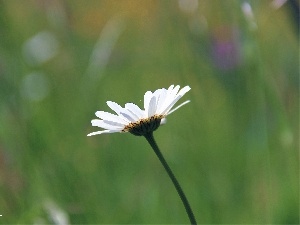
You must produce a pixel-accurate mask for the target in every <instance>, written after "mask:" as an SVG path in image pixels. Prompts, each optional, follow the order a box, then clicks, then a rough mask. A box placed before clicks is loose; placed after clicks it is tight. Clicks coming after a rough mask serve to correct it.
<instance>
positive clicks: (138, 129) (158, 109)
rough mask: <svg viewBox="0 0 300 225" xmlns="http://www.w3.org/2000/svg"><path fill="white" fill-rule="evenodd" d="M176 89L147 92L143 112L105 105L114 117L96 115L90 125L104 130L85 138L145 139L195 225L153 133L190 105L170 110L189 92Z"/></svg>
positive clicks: (133, 106) (112, 103) (187, 88)
mask: <svg viewBox="0 0 300 225" xmlns="http://www.w3.org/2000/svg"><path fill="white" fill-rule="evenodd" d="M179 89H180V86H179V85H177V86H174V85H171V86H170V87H169V88H168V89H165V88H161V89H157V90H156V91H154V92H153V93H152V92H151V91H147V92H146V93H145V95H144V109H140V108H139V107H138V106H137V105H135V104H133V103H126V104H125V107H124V108H123V107H121V106H120V105H118V104H117V103H115V102H112V101H107V105H108V106H109V107H110V108H111V109H112V110H113V111H114V112H115V113H116V114H112V113H109V112H104V111H97V112H96V116H97V117H98V118H100V119H94V120H92V125H93V126H96V127H100V128H103V129H104V130H101V131H96V132H93V133H90V134H88V136H92V135H97V134H104V133H116V132H130V133H132V134H134V135H137V136H144V137H145V138H146V140H147V141H148V143H149V144H150V146H151V147H152V149H153V150H154V152H155V154H156V155H157V157H158V159H159V160H160V162H161V164H162V165H163V167H164V168H165V170H166V172H167V173H168V175H169V177H170V179H171V180H172V182H173V184H174V186H175V188H176V191H177V193H178V195H179V197H180V199H181V201H182V203H183V205H184V207H185V210H186V212H187V215H188V217H189V219H190V222H191V224H197V223H196V219H195V217H194V214H193V211H192V209H191V207H190V204H189V202H188V200H187V198H186V196H185V194H184V192H183V190H182V188H181V186H180V184H179V182H178V181H177V179H176V177H175V175H174V174H173V172H172V170H171V169H170V167H169V165H168V164H167V162H166V160H165V158H164V156H163V155H162V153H161V151H160V149H159V148H158V146H157V144H156V141H155V140H154V136H153V131H155V130H156V129H157V128H158V127H159V126H160V124H162V123H165V120H166V117H167V116H168V115H170V114H171V113H172V112H174V111H175V110H177V109H179V108H180V107H181V106H183V105H185V104H187V103H188V102H189V100H188V101H185V102H183V103H182V104H180V105H179V106H177V107H175V108H174V109H172V108H173V106H174V105H175V104H176V103H177V102H178V100H179V99H180V98H181V97H182V96H183V95H185V93H187V92H188V91H189V90H191V88H190V87H189V86H185V87H183V88H182V89H181V90H179Z"/></svg>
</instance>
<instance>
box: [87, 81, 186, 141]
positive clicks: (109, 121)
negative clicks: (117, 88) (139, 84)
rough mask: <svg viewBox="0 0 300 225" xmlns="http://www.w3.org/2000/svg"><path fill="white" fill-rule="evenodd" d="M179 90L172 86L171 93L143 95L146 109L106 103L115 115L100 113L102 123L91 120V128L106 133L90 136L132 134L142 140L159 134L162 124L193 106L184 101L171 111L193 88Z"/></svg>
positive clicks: (166, 91) (162, 91) (97, 120)
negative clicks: (150, 134)
mask: <svg viewBox="0 0 300 225" xmlns="http://www.w3.org/2000/svg"><path fill="white" fill-rule="evenodd" d="M179 89H180V86H179V85H177V86H175V87H174V85H171V86H170V87H169V88H168V89H165V88H161V89H157V90H156V91H154V92H153V93H152V92H151V91H147V92H146V93H145V95H144V109H140V108H139V107H138V106H137V105H135V104H133V103H126V104H125V107H124V108H123V107H121V106H120V105H118V104H117V103H115V102H112V101H107V102H106V103H107V105H108V106H109V107H110V108H111V109H112V110H113V111H114V112H115V113H116V115H115V114H112V113H109V112H104V111H97V112H96V113H95V114H96V116H97V117H98V118H100V119H94V120H92V126H96V127H100V128H103V129H105V130H101V131H96V132H93V133H90V134H88V135H87V136H92V135H97V134H104V133H116V132H130V133H132V134H134V135H137V136H142V135H145V134H147V133H150V132H152V131H154V130H156V129H157V128H158V127H159V126H160V124H161V123H164V122H165V118H166V116H167V115H169V114H171V113H172V112H174V111H175V110H177V109H179V108H180V107H181V106H183V105H185V104H187V103H188V102H190V101H189V100H188V101H185V102H183V103H182V104H180V105H179V106H177V107H175V108H174V109H172V107H173V106H174V105H175V104H176V102H177V101H178V100H179V99H180V98H181V97H182V96H183V95H184V94H185V93H187V92H188V91H189V90H190V89H191V88H190V87H189V86H185V87H183V88H182V89H181V90H179ZM171 109H172V110H171Z"/></svg>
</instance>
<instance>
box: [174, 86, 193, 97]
mask: <svg viewBox="0 0 300 225" xmlns="http://www.w3.org/2000/svg"><path fill="white" fill-rule="evenodd" d="M189 90H191V88H190V87H189V86H185V87H184V88H182V89H181V90H180V91H179V92H178V94H177V95H180V96H181V97H182V96H183V95H185V94H186V93H187V92H188V91H189Z"/></svg>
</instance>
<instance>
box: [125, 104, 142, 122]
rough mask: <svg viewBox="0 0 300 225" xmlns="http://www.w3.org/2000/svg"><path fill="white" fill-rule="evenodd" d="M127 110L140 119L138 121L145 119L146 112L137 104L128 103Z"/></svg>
mask: <svg viewBox="0 0 300 225" xmlns="http://www.w3.org/2000/svg"><path fill="white" fill-rule="evenodd" d="M125 108H126V109H128V110H129V111H130V112H132V113H133V114H134V115H136V116H137V117H138V119H141V118H143V116H144V111H143V110H141V109H140V107H138V106H137V105H136V104H133V103H126V104H125Z"/></svg>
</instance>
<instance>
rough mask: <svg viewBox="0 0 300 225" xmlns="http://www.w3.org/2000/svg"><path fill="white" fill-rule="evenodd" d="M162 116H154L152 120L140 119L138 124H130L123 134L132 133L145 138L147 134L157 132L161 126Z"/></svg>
mask: <svg viewBox="0 0 300 225" xmlns="http://www.w3.org/2000/svg"><path fill="white" fill-rule="evenodd" d="M162 118H163V116H162V115H154V116H151V117H150V118H146V119H140V120H139V121H137V122H134V123H130V124H128V125H127V126H125V127H124V129H123V130H122V132H130V133H131V134H134V135H136V136H143V135H145V134H147V133H150V132H153V131H155V130H156V129H157V128H158V127H159V126H160V121H161V119H162Z"/></svg>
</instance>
